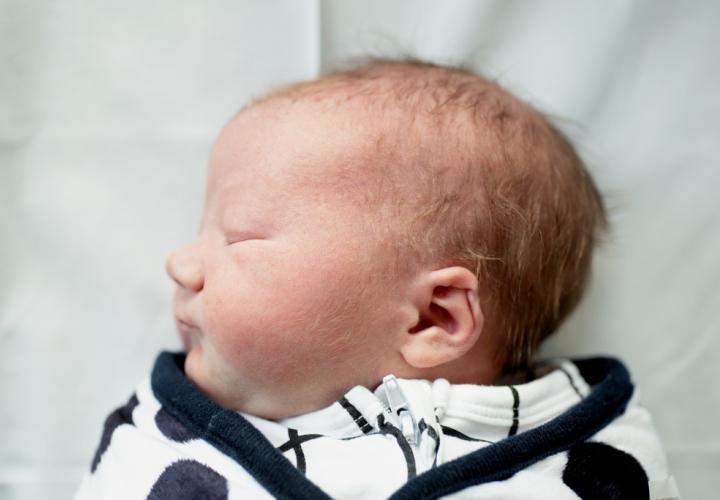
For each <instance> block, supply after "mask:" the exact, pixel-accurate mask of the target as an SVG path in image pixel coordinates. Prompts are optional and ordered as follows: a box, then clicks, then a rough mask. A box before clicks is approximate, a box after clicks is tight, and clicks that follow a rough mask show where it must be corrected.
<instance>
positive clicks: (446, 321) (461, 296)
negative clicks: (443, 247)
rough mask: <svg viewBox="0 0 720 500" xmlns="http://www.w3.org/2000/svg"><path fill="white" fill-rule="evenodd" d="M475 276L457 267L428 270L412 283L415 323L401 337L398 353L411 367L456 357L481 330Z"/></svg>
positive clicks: (427, 365) (469, 345)
mask: <svg viewBox="0 0 720 500" xmlns="http://www.w3.org/2000/svg"><path fill="white" fill-rule="evenodd" d="M477 288H478V282H477V278H476V277H475V275H474V274H473V273H472V272H471V271H470V270H468V269H466V268H464V267H460V266H454V267H447V268H443V269H439V270H436V271H432V272H429V273H427V274H426V275H424V276H423V277H421V278H420V279H419V280H418V282H417V283H416V290H415V297H416V303H415V307H416V309H417V313H418V321H417V323H416V324H414V325H412V326H411V327H410V328H409V329H408V330H407V332H406V334H405V339H404V342H403V344H402V347H401V354H402V355H403V357H404V358H405V361H406V362H407V363H408V364H410V365H411V366H413V367H415V368H432V367H435V366H440V365H442V364H445V363H448V362H450V361H453V360H455V359H458V358H460V357H461V356H462V355H463V354H465V353H466V352H468V351H469V350H470V349H471V348H472V346H473V345H475V343H476V342H477V339H478V337H479V336H480V332H481V330H482V327H483V314H482V311H481V308H480V301H479V299H478V291H477Z"/></svg>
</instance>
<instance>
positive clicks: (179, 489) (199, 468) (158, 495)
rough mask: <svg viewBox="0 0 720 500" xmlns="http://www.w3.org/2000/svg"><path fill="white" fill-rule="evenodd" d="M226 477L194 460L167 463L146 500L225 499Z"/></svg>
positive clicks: (226, 493) (226, 491)
mask: <svg viewBox="0 0 720 500" xmlns="http://www.w3.org/2000/svg"><path fill="white" fill-rule="evenodd" d="M227 497H228V485H227V479H225V478H224V477H223V476H221V475H220V474H218V473H217V472H215V471H214V470H213V469H211V468H210V467H208V466H207V465H203V464H201V463H200V462H196V461H195V460H180V461H178V462H175V463H173V464H172V465H169V466H168V467H167V468H166V469H165V470H164V471H163V473H162V474H160V477H159V478H158V480H157V481H156V482H155V484H154V485H153V487H152V489H151V490H150V493H149V494H148V496H147V500H226V499H227Z"/></svg>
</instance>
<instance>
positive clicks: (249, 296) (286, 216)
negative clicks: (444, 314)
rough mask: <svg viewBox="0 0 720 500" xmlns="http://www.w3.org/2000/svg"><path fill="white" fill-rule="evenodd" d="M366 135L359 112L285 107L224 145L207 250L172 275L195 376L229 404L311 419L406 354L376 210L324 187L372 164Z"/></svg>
mask: <svg viewBox="0 0 720 500" xmlns="http://www.w3.org/2000/svg"><path fill="white" fill-rule="evenodd" d="M366 135H367V134H364V133H363V132H362V131H359V127H358V121H357V117H353V116H350V115H349V114H347V113H346V114H342V113H337V112H333V113H330V114H327V113H326V114H322V113H319V112H317V111H316V110H315V109H314V108H313V105H311V104H303V103H299V104H296V105H293V106H292V107H290V106H285V105H281V104H280V103H273V102H270V103H265V104H261V105H259V106H257V107H254V108H250V109H249V110H245V111H243V112H242V113H241V114H240V115H239V116H238V117H236V118H235V119H234V120H233V121H232V122H231V123H230V124H229V125H228V126H227V127H226V128H225V130H223V132H222V133H221V135H220V137H219V139H218V141H217V144H216V145H215V148H214V150H213V153H212V155H211V159H210V166H209V174H208V183H207V193H206V200H205V207H204V214H203V219H202V225H201V228H200V232H199V235H198V238H197V240H196V241H195V242H193V243H192V244H191V245H189V246H187V247H184V248H182V249H180V250H178V251H177V252H175V253H174V254H172V255H171V256H170V257H169V258H168V263H167V268H168V272H169V274H170V275H171V277H172V278H173V279H174V280H175V281H176V282H177V283H178V287H177V291H176V294H175V314H176V318H177V323H178V328H179V331H180V335H181V337H182V340H183V344H184V346H185V348H186V350H187V353H188V356H187V360H186V364H185V371H186V374H187V376H188V377H189V378H190V380H192V381H193V383H195V384H196V385H197V386H198V387H199V388H200V389H201V390H203V391H204V392H205V393H206V394H208V395H209V396H210V397H211V398H213V399H215V400H216V401H218V402H219V403H220V404H223V405H225V406H227V407H231V408H234V409H238V410H241V411H246V412H248V413H253V414H256V415H259V416H264V417H267V418H281V417H284V416H290V415H294V414H299V413H302V412H305V411H309V410H312V409H316V408H318V407H321V406H323V405H327V404H330V403H331V402H332V401H334V400H335V399H336V398H337V397H339V396H340V395H342V393H343V392H344V391H345V390H347V389H349V388H350V387H351V386H353V385H356V384H364V385H373V384H377V383H378V382H379V380H380V379H381V378H382V376H383V375H385V374H386V372H384V371H383V370H384V369H385V370H386V369H387V368H386V367H387V366H389V365H391V364H392V363H393V362H394V360H395V358H396V357H397V356H398V354H397V350H396V349H395V348H394V346H392V345H388V343H389V341H388V339H389V338H391V336H389V335H387V333H388V332H391V331H393V330H397V329H398V328H402V326H403V325H402V324H401V323H402V321H406V319H401V318H400V316H399V315H398V309H399V308H402V304H401V303H400V301H399V299H397V297H396V296H397V293H396V291H397V290H398V287H399V286H400V284H399V283H395V282H394V281H395V280H394V279H392V278H391V273H390V272H389V269H390V259H389V258H388V257H387V256H385V255H384V254H383V252H382V247H383V246H382V243H381V242H380V241H378V239H377V238H376V237H375V236H373V234H374V233H373V232H371V231H368V230H367V229H366V227H367V226H366V224H365V222H364V217H363V213H362V210H367V207H362V206H357V205H354V204H353V203H352V202H350V201H348V199H347V197H344V196H343V193H339V192H337V190H336V189H334V188H332V186H331V183H328V182H317V180H318V179H325V180H332V178H333V176H336V175H338V170H337V165H344V166H345V167H347V165H348V164H349V163H348V162H352V161H357V157H362V156H363V155H362V154H360V155H357V154H355V153H356V152H358V151H360V150H361V149H362V148H363V143H364V141H366V138H365V137H366ZM362 170H363V169H362V168H361V166H359V168H358V175H361V172H362ZM390 343H391V342H390Z"/></svg>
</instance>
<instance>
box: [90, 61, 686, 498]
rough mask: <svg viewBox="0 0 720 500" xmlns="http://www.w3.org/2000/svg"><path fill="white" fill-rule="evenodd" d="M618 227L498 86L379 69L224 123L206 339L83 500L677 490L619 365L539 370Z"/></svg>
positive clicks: (183, 300)
mask: <svg viewBox="0 0 720 500" xmlns="http://www.w3.org/2000/svg"><path fill="white" fill-rule="evenodd" d="M605 226H606V214H605V210H604V208H603V202H602V199H601V197H600V195H599V194H598V191H597V189H596V187H595V185H594V184H593V181H592V179H591V178H590V175H589V174H588V172H587V171H586V169H585V168H584V167H583V165H582V162H581V161H580V159H579V157H578V156H577V154H576V153H575V151H574V150H573V148H572V147H571V145H570V144H569V142H568V141H567V140H566V139H565V138H564V137H563V136H562V134H560V133H559V132H558V131H557V130H556V129H555V128H554V127H553V126H552V125H551V124H550V123H548V121H547V120H546V119H545V118H544V117H543V116H542V115H541V114H540V113H538V112H537V111H535V110H534V109H532V108H531V107H530V106H528V105H527V104H525V103H523V102H521V101H520V100H518V99H517V98H515V97H513V96H512V95H511V94H509V93H508V92H507V91H505V90H503V89H502V88H501V87H499V86H498V85H497V84H495V83H493V82H491V81H488V80H485V79H483V78H481V77H478V76H476V75H474V74H472V73H470V72H468V71H465V70H462V69H458V68H450V67H443V66H436V65H432V64H427V63H422V62H418V61H389V60H375V61H372V62H370V63H366V64H365V65H363V66H361V67H358V68H355V69H352V70H347V71H339V72H336V73H332V74H330V75H327V76H324V77H322V78H320V79H318V80H314V81H309V82H301V83H298V84H295V85H291V86H289V87H286V88H282V89H280V90H277V91H274V92H272V93H270V94H269V95H267V96H265V97H263V98H261V99H259V100H257V101H255V102H253V103H252V104H251V105H249V106H247V107H246V108H245V109H243V110H242V111H241V112H240V113H238V114H237V115H236V116H235V117H234V118H233V119H232V120H231V121H230V123H229V124H228V125H227V126H226V127H225V128H224V130H223V131H222V133H221V134H220V137H219V138H218V140H217V143H216V144H215V147H214V149H213V152H212V154H211V158H210V164H209V173H208V180H207V194H206V198H205V207H204V214H203V218H202V224H201V227H200V231H199V234H198V237H197V239H196V241H194V242H193V243H192V244H190V245H188V246H186V247H184V248H181V249H179V250H177V251H176V252H174V253H173V254H172V255H171V256H170V257H169V258H168V260H167V271H168V274H169V275H170V277H171V278H172V279H173V280H174V281H175V282H176V283H177V290H176V293H175V317H176V321H177V325H178V329H179V332H180V336H181V338H182V342H183V345H184V348H185V352H184V353H182V354H171V353H163V354H161V355H160V356H159V357H158V359H157V361H156V363H155V367H154V368H153V372H152V375H151V376H150V377H149V378H148V380H146V381H145V382H143V384H141V386H140V387H139V388H138V390H137V392H136V393H135V394H133V396H132V397H131V398H130V401H128V403H127V404H126V405H125V406H123V407H122V408H120V409H118V410H116V411H115V412H114V413H113V414H111V415H110V416H109V417H108V419H107V421H106V424H105V430H104V432H103V435H102V438H101V442H100V446H99V448H98V450H97V452H96V454H95V457H94V459H93V462H92V465H91V471H90V473H89V474H88V475H87V476H86V478H85V479H84V481H83V483H82V485H81V489H80V491H79V492H78V495H77V498H79V499H85V498H88V499H90V498H92V499H99V498H124V499H125V498H127V499H131V498H153V499H182V498H203V499H215V498H223V499H225V498H258V497H259V498H265V497H283V498H326V497H327V495H329V496H331V497H337V498H384V497H389V496H394V497H397V498H426V497H429V498H435V497H440V496H449V495H454V494H455V495H460V496H462V497H463V498H548V499H549V498H552V499H557V498H577V497H578V496H579V497H581V498H656V497H657V498H660V497H664V498H671V497H673V496H675V495H676V492H675V489H674V484H673V481H672V478H671V477H670V476H669V474H668V471H667V466H666V463H665V458H664V454H663V451H662V448H661V446H660V444H659V440H658V439H657V437H656V435H655V432H654V430H653V429H652V424H651V422H650V419H649V416H648V414H647V413H646V411H645V410H643V409H642V408H641V407H640V406H638V404H637V397H636V396H635V394H634V391H633V386H632V384H631V383H630V380H629V377H628V374H627V371H626V370H625V368H624V367H623V365H622V364H621V363H620V362H618V361H616V360H613V359H610V358H594V359H586V360H576V361H574V362H572V361H569V360H554V361H549V362H545V363H540V364H532V363H531V359H532V356H533V354H534V353H535V351H536V349H537V347H538V346H539V344H540V343H541V342H542V340H543V339H544V338H546V337H547V336H548V335H550V334H551V333H553V332H554V331H556V330H557V328H558V326H559V325H560V324H561V323H562V321H563V320H564V319H565V318H566V317H567V316H568V315H569V314H570V313H571V312H572V310H573V309H574V307H575V306H576V305H577V303H578V301H579V300H580V297H581V296H582V293H583V289H584V288H585V285H586V283H587V281H588V275H589V270H590V266H591V257H592V252H593V247H594V245H595V242H596V240H597V237H598V235H599V233H600V232H601V231H602V230H603V229H604V228H605Z"/></svg>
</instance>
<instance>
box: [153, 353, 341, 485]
mask: <svg viewBox="0 0 720 500" xmlns="http://www.w3.org/2000/svg"><path fill="white" fill-rule="evenodd" d="M184 363H185V355H184V354H172V353H169V352H163V353H160V355H159V356H158V358H157V360H156V361H155V367H154V368H153V372H152V380H151V385H152V389H153V392H154V393H155V397H156V398H157V399H158V401H160V403H161V404H162V405H163V406H164V407H165V410H166V411H167V412H168V413H170V414H171V415H172V416H174V417H175V418H177V419H178V420H179V421H180V422H181V423H183V424H184V425H185V426H186V427H187V428H188V429H189V430H190V431H191V432H192V433H193V434H194V435H195V436H197V437H198V438H201V439H204V440H206V441H208V442H209V443H210V444H212V445H213V446H214V447H215V448H217V449H218V450H220V451H221V452H223V453H224V454H226V455H227V456H229V457H230V458H232V459H233V460H235V461H236V462H237V463H239V464H240V465H241V466H242V467H243V468H244V469H245V470H246V471H247V472H248V473H250V474H251V475H252V476H253V477H254V478H255V480H256V481H257V482H258V483H260V484H261V485H262V486H263V487H265V489H267V491H268V492H269V493H270V494H271V495H272V496H274V497H275V498H288V499H290V498H292V499H295V498H299V499H304V498H307V499H315V498H327V499H329V498H330V497H329V496H327V495H326V494H325V493H324V492H323V491H322V490H321V489H320V488H318V487H317V486H316V485H315V484H313V483H311V482H310V481H308V480H307V479H306V478H305V476H304V475H303V473H302V472H300V471H299V470H298V469H296V468H295V466H293V464H292V463H291V462H290V461H289V460H288V459H286V458H285V457H284V456H283V455H282V454H281V453H280V452H279V451H278V450H276V449H275V447H274V446H273V445H272V444H270V442H269V441H268V440H267V439H266V438H265V436H263V435H262V433H261V432H260V431H259V430H257V429H256V428H255V427H253V425H252V424H251V423H250V422H248V421H247V420H246V419H245V418H244V417H243V416H242V415H240V414H239V413H238V412H235V411H232V410H226V409H225V408H222V407H221V406H219V405H217V404H216V403H215V402H213V401H211V400H210V399H208V398H206V397H205V396H204V395H203V394H202V393H201V392H200V391H199V390H198V389H197V388H196V387H195V386H194V385H192V384H191V383H190V381H188V379H187V378H186V377H185V374H184V372H183V366H184Z"/></svg>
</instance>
